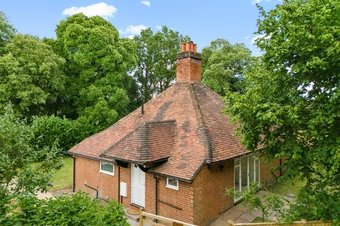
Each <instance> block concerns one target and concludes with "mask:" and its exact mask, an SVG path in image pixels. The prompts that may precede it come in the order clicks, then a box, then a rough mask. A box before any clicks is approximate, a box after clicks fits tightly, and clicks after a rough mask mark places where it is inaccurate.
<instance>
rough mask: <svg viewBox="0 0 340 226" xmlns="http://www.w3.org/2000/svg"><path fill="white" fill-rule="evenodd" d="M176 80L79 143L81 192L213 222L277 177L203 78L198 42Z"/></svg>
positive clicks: (183, 56) (75, 151) (181, 61)
mask: <svg viewBox="0 0 340 226" xmlns="http://www.w3.org/2000/svg"><path fill="white" fill-rule="evenodd" d="M176 76H177V78H176V83H175V84H174V85H172V86H171V87H170V88H168V89H167V90H165V91H164V92H163V93H161V94H160V95H158V96H157V97H155V98H154V99H152V100H151V101H149V102H147V103H145V104H144V105H143V106H141V108H139V109H137V110H135V111H134V112H132V113H130V114H129V115H127V116H126V117H124V118H122V119H121V120H120V121H118V122H117V123H115V124H113V125H112V126H111V127H109V128H107V129H105V130H103V131H101V132H99V133H97V134H95V135H93V136H91V137H88V138H86V139H85V140H83V141H82V142H80V143H79V144H77V145H76V146H74V147H73V148H72V149H71V150H70V151H69V153H70V154H71V155H72V156H73V158H74V183H73V184H74V186H73V189H74V190H77V191H78V190H81V191H85V192H88V193H90V194H91V195H92V196H94V197H99V198H103V199H114V200H117V201H118V202H120V203H122V204H123V205H125V206H127V207H137V208H138V207H142V208H144V209H145V211H147V212H150V213H154V214H159V215H162V216H165V217H170V218H174V219H177V220H181V221H185V222H188V223H194V224H197V225H207V224H209V223H211V222H212V221H213V220H214V219H216V218H217V217H218V216H219V214H220V213H222V212H223V211H225V210H227V209H228V208H230V207H231V206H233V205H234V203H235V202H237V201H238V200H239V197H227V196H225V193H224V191H225V188H230V187H235V188H236V189H237V190H240V191H242V190H244V189H245V188H247V187H248V186H249V184H250V183H251V182H260V181H265V180H269V179H272V178H273V173H272V171H271V167H270V166H269V165H264V164H261V163H260V160H259V159H258V158H256V157H254V156H253V155H252V154H249V152H247V151H246V150H245V149H244V148H243V147H242V145H241V143H240V139H239V137H237V136H235V135H234V133H235V126H234V125H233V124H232V123H231V122H230V120H229V119H228V117H227V116H226V115H225V114H223V109H224V107H225V106H224V103H223V101H222V99H221V97H220V96H218V95H217V94H216V93H214V92H213V91H212V90H210V89H209V88H207V87H206V86H204V85H203V84H201V56H200V54H199V53H197V51H196V45H195V44H193V43H192V42H188V43H184V44H183V45H182V52H181V53H180V54H179V55H178V61H177V75H176Z"/></svg>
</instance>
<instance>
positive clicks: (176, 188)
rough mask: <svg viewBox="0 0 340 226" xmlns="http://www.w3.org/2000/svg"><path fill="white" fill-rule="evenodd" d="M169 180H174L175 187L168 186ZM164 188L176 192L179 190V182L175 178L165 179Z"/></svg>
mask: <svg viewBox="0 0 340 226" xmlns="http://www.w3.org/2000/svg"><path fill="white" fill-rule="evenodd" d="M169 180H175V181H176V182H177V185H173V184H170V183H169ZM165 187H167V188H170V189H173V190H177V191H178V190H179V180H177V179H176V178H173V177H167V178H166V186H165Z"/></svg>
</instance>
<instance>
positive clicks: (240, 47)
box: [202, 39, 253, 96]
mask: <svg viewBox="0 0 340 226" xmlns="http://www.w3.org/2000/svg"><path fill="white" fill-rule="evenodd" d="M252 59H253V58H252V57H251V52H250V50H249V49H247V48H246V47H245V46H244V44H240V43H236V44H234V45H233V44H230V43H229V42H228V41H227V40H225V39H216V40H214V41H212V42H211V43H210V45H209V46H208V47H206V48H204V49H203V50H202V65H203V68H202V75H203V79H202V82H203V83H204V84H205V85H207V86H209V87H210V88H211V89H212V90H214V91H215V92H217V93H218V94H220V95H221V96H225V92H226V89H229V90H230V91H233V92H241V91H242V84H243V83H242V82H243V80H244V72H245V71H246V70H247V68H248V67H249V66H250V64H251V61H252Z"/></svg>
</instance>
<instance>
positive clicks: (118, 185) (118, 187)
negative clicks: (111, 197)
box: [117, 165, 122, 204]
mask: <svg viewBox="0 0 340 226" xmlns="http://www.w3.org/2000/svg"><path fill="white" fill-rule="evenodd" d="M117 166H118V175H117V177H118V183H117V190H118V199H117V200H118V203H119V204H122V202H121V201H122V200H121V197H120V166H119V165H117Z"/></svg>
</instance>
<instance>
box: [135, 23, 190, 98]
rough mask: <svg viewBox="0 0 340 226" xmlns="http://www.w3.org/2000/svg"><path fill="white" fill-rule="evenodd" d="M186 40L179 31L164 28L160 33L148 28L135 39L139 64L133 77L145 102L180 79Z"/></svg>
mask: <svg viewBox="0 0 340 226" xmlns="http://www.w3.org/2000/svg"><path fill="white" fill-rule="evenodd" d="M184 39H188V37H183V36H182V35H180V34H179V33H178V32H176V31H174V30H172V29H169V28H167V27H166V26H163V27H162V29H161V30H160V31H158V32H156V33H153V31H152V30H151V29H150V28H148V29H145V30H143V31H142V32H141V34H140V35H139V36H135V38H134V41H135V42H136V45H137V55H138V65H137V67H136V68H135V70H134V71H133V77H134V78H135V80H136V81H137V84H138V85H139V92H140V94H141V98H142V100H143V101H144V102H147V101H149V100H150V99H151V98H152V97H153V96H154V95H156V94H159V93H161V92H163V91H164V90H165V89H166V88H168V87H169V86H170V85H171V83H172V82H173V80H174V79H175V76H176V60H177V54H178V52H179V50H180V44H181V42H182V41H183V40H184Z"/></svg>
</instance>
